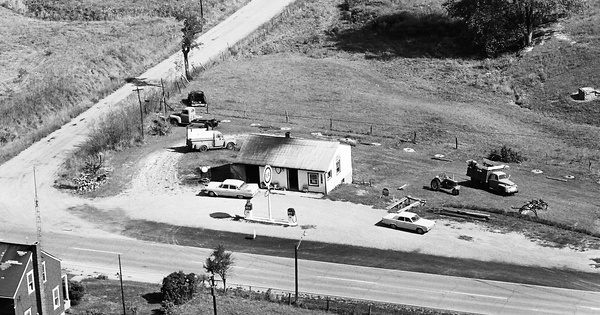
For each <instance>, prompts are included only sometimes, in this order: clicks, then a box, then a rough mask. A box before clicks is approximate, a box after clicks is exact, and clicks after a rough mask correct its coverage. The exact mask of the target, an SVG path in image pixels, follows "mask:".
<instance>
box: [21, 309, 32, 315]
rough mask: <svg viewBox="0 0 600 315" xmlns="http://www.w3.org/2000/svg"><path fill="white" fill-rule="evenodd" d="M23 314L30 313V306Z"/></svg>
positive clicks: (27, 314) (28, 314)
mask: <svg viewBox="0 0 600 315" xmlns="http://www.w3.org/2000/svg"><path fill="white" fill-rule="evenodd" d="M23 315H31V307H30V308H28V309H27V310H26V311H25V313H23Z"/></svg>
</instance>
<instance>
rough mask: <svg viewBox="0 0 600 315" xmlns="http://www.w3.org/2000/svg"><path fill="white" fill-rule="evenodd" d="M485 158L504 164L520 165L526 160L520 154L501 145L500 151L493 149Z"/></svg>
mask: <svg viewBox="0 0 600 315" xmlns="http://www.w3.org/2000/svg"><path fill="white" fill-rule="evenodd" d="M487 158H488V159H490V160H492V161H498V162H504V163H521V162H524V161H526V160H527V158H525V157H523V156H522V155H521V153H519V152H518V151H515V150H513V149H511V148H509V147H507V146H506V145H503V146H502V148H500V150H497V149H493V150H492V151H490V153H489V154H488V155H487Z"/></svg>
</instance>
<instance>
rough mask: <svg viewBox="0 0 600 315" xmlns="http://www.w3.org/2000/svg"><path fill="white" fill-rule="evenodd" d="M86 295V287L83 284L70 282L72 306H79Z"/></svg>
mask: <svg viewBox="0 0 600 315" xmlns="http://www.w3.org/2000/svg"><path fill="white" fill-rule="evenodd" d="M84 295H85V287H84V286H83V284H81V282H77V281H71V280H69V300H71V305H73V306H75V305H77V304H79V302H81V299H82V298H83V296H84Z"/></svg>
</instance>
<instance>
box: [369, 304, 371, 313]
mask: <svg viewBox="0 0 600 315" xmlns="http://www.w3.org/2000/svg"><path fill="white" fill-rule="evenodd" d="M369 315H371V304H369Z"/></svg>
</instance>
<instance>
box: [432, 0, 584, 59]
mask: <svg viewBox="0 0 600 315" xmlns="http://www.w3.org/2000/svg"><path fill="white" fill-rule="evenodd" d="M582 1H583V0H446V1H445V2H444V4H443V7H444V8H445V9H446V11H447V12H448V15H450V16H451V17H454V18H458V19H460V20H462V21H463V22H464V23H465V24H466V26H467V28H468V29H469V30H470V31H471V36H472V37H473V38H472V40H473V43H474V45H475V46H477V47H479V48H481V49H482V50H483V51H484V52H485V53H486V54H487V55H495V54H497V53H498V52H502V51H506V50H511V49H513V48H516V49H519V48H522V47H526V46H529V45H531V43H532V40H533V31H534V30H535V29H536V28H537V27H539V26H541V25H543V24H545V23H548V22H555V21H557V20H558V19H559V18H562V17H566V16H568V15H569V14H570V13H572V12H576V11H578V10H579V9H580V8H582V6H583V2H582Z"/></svg>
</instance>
